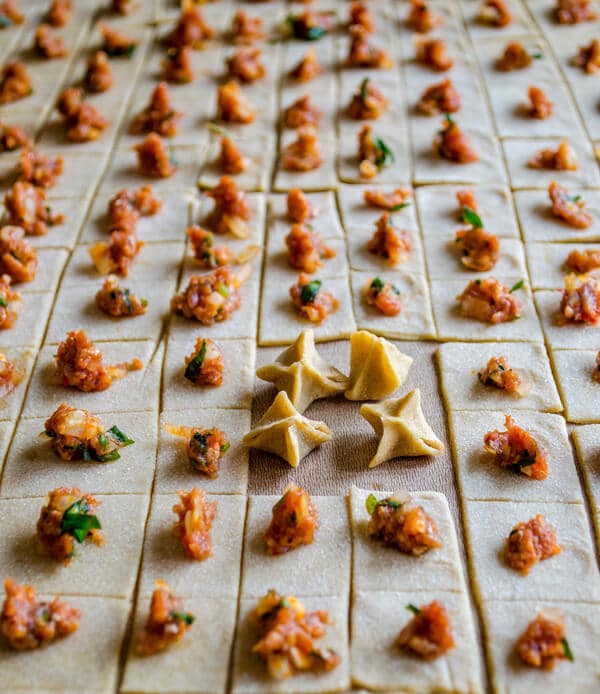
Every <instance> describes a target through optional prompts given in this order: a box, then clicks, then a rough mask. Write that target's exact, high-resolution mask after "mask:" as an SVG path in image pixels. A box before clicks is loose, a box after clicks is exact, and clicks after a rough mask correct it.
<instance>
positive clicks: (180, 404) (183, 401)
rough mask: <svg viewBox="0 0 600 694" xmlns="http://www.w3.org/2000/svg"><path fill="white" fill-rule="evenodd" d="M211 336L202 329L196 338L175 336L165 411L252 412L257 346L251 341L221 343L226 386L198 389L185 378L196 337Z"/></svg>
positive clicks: (167, 370)
mask: <svg viewBox="0 0 600 694" xmlns="http://www.w3.org/2000/svg"><path fill="white" fill-rule="evenodd" d="M200 336H208V335H207V331H206V330H203V329H202V326H199V330H198V332H197V333H196V335H194V336H191V335H190V336H189V337H186V338H185V339H180V338H178V337H171V338H170V339H169V342H168V345H167V353H166V357H165V365H164V369H163V376H162V379H163V399H162V409H163V410H179V409H192V408H194V409H195V408H197V407H201V408H207V407H213V408H214V407H225V408H234V409H236V408H240V409H250V406H251V404H252V394H253V390H254V362H255V358H256V347H255V345H254V342H253V341H251V340H221V339H219V340H217V345H218V346H219V347H220V348H221V350H222V352H223V356H224V358H225V367H224V369H223V384H222V385H220V386H218V387H215V386H197V385H195V384H194V383H191V381H188V380H187V379H186V378H185V377H184V372H185V366H184V358H185V357H186V356H188V355H189V354H191V353H192V351H193V349H194V345H195V343H196V338H197V337H200Z"/></svg>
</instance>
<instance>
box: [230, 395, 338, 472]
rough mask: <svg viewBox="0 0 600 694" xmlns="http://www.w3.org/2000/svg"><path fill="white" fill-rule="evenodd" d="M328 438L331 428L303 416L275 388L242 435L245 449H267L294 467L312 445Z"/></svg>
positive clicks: (313, 446) (330, 434) (318, 444)
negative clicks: (253, 423)
mask: <svg viewBox="0 0 600 694" xmlns="http://www.w3.org/2000/svg"><path fill="white" fill-rule="evenodd" d="M331 437H332V433H331V430H330V429H329V427H328V426H327V425H326V424H325V423H324V422H317V421H315V420H312V419H308V418H306V417H303V416H302V415H301V414H300V412H298V410H296V408H295V407H294V406H293V405H292V403H291V401H290V399H289V397H288V395H287V393H286V392H285V391H279V393H277V395H276V396H275V400H273V403H272V404H271V406H270V407H269V409H268V410H267V411H266V412H265V413H264V415H263V416H262V418H261V419H260V420H259V421H258V422H257V424H256V426H255V427H254V429H252V430H251V431H249V432H248V433H247V434H246V436H244V439H243V442H244V445H246V446H248V447H249V448H258V449H260V450H263V451H269V452H270V453H274V454H275V455H278V456H279V457H280V458H283V459H284V460H285V461H286V462H288V463H289V464H290V465H291V466H292V467H298V465H299V464H300V461H301V460H302V459H303V458H304V457H305V456H307V455H308V454H309V453H310V452H311V451H312V449H313V448H316V447H317V446H320V445H321V444H323V443H325V442H327V441H329V440H330V439H331Z"/></svg>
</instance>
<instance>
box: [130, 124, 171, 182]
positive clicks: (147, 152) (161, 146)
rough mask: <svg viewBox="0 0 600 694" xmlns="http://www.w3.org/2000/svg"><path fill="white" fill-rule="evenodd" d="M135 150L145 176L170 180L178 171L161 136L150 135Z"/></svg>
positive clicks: (140, 168) (139, 167) (139, 165)
mask: <svg viewBox="0 0 600 694" xmlns="http://www.w3.org/2000/svg"><path fill="white" fill-rule="evenodd" d="M133 149H134V150H135V152H136V153H137V158H138V169H139V171H140V173H141V174H143V175H144V176H152V177H153V178H169V176H172V175H173V174H174V173H175V171H177V164H176V162H175V160H174V159H173V157H172V156H171V154H170V153H169V151H168V150H167V148H166V146H165V143H164V142H163V141H162V139H161V137H160V135H157V134H156V133H149V134H148V135H146V139H145V140H143V141H142V142H140V143H139V144H137V145H135V146H134V148H133Z"/></svg>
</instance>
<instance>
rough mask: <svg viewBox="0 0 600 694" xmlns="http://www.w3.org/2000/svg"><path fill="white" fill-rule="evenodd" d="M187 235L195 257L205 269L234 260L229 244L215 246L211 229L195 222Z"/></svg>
mask: <svg viewBox="0 0 600 694" xmlns="http://www.w3.org/2000/svg"><path fill="white" fill-rule="evenodd" d="M187 236H188V239H189V240H190V245H191V247H192V252H193V254H194V259H195V260H196V262H197V264H198V265H199V266H200V267H201V268H202V269H203V270H212V269H214V268H217V267H223V266H224V265H230V264H231V263H232V262H233V260H234V257H233V252H232V250H231V249H230V248H229V246H215V237H214V235H213V234H212V233H211V232H210V231H207V230H206V229H203V228H202V227H199V226H198V225H196V224H195V225H194V226H191V227H189V228H188V230H187Z"/></svg>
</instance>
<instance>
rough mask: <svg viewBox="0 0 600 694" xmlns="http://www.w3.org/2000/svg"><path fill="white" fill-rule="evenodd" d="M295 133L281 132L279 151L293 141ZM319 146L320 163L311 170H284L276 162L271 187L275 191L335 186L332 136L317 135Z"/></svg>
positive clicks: (321, 188) (322, 188) (319, 188)
mask: <svg viewBox="0 0 600 694" xmlns="http://www.w3.org/2000/svg"><path fill="white" fill-rule="evenodd" d="M296 139H297V135H296V133H295V132H293V131H292V132H288V131H284V132H283V133H282V134H281V145H280V151H281V152H283V150H284V148H285V147H287V145H289V144H290V143H291V142H295V140H296ZM318 142H319V148H320V151H321V157H322V162H321V165H320V166H319V167H318V168H316V169H313V170H312V171H286V170H285V169H283V168H282V167H281V163H280V162H278V163H277V171H276V173H275V181H274V184H273V188H274V190H276V191H286V190H290V188H301V189H302V190H327V189H329V188H335V187H336V186H337V175H336V171H335V143H334V141H333V138H326V137H323V136H322V135H318Z"/></svg>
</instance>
